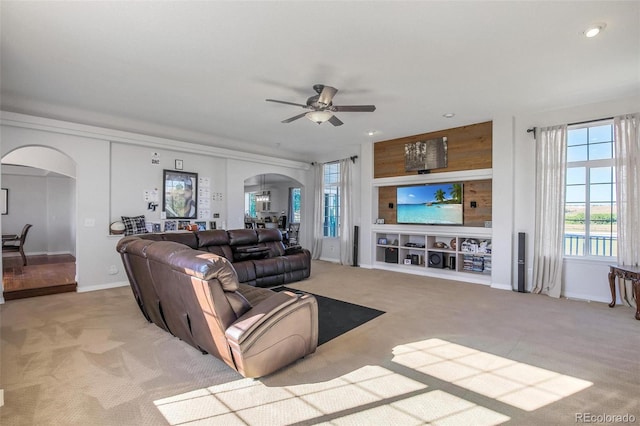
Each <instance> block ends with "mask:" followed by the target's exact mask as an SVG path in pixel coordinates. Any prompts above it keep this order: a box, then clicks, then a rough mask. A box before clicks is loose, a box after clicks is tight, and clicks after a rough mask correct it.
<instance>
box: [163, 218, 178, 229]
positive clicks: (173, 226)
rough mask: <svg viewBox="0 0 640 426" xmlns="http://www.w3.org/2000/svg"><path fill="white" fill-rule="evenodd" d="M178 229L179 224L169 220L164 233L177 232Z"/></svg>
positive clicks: (166, 222)
mask: <svg viewBox="0 0 640 426" xmlns="http://www.w3.org/2000/svg"><path fill="white" fill-rule="evenodd" d="M176 229H178V223H177V222H176V221H175V220H167V221H165V222H164V232H167V231H175V230H176Z"/></svg>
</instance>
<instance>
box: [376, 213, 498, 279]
mask: <svg viewBox="0 0 640 426" xmlns="http://www.w3.org/2000/svg"><path fill="white" fill-rule="evenodd" d="M373 242H374V244H375V248H374V250H375V253H374V262H375V267H376V268H379V269H388V270H393V271H399V272H407V273H413V274H419V275H425V276H436V277H440V278H447V279H453V280H463V281H467V282H474V283H479V284H491V254H492V246H491V229H490V228H470V227H460V228H456V227H443V229H439V227H428V229H424V230H420V229H417V227H415V226H405V225H375V226H374V227H373Z"/></svg>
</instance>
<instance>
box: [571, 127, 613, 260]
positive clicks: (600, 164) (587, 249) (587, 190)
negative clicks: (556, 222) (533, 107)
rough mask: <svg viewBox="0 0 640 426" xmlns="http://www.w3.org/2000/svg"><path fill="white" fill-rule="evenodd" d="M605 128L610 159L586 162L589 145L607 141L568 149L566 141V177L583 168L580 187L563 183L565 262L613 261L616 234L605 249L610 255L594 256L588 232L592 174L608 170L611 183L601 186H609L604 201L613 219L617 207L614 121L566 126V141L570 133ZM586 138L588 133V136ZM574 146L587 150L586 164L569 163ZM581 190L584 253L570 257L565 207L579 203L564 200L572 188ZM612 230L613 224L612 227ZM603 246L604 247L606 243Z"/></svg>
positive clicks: (582, 161)
mask: <svg viewBox="0 0 640 426" xmlns="http://www.w3.org/2000/svg"><path fill="white" fill-rule="evenodd" d="M604 125H609V126H611V141H610V143H611V144H612V146H611V149H612V150H611V157H610V158H597V159H593V160H591V159H589V153H590V149H589V148H590V145H597V144H601V143H609V141H606V142H593V143H591V142H590V141H589V138H588V137H587V139H586V143H585V144H577V145H571V146H570V145H569V143H568V141H567V163H566V167H565V176H568V175H569V170H570V169H576V168H584V181H583V182H582V183H571V184H569V183H568V180H567V181H565V200H564V209H565V218H564V224H565V229H564V235H563V257H564V258H567V259H589V260H601V261H610V260H611V259H613V258H615V257H616V256H617V235H616V232H613V229H611V230H610V233H609V237H608V238H609V239H610V240H611V246H610V248H609V250H606V247H605V251H608V252H609V253H610V254H608V255H607V254H603V255H600V254H597V253H596V254H593V253H592V247H591V245H592V241H591V239H592V230H591V207H592V206H591V205H592V200H591V185H593V184H594V182H592V181H591V174H592V170H594V169H598V168H609V167H610V168H611V181H610V182H603V183H602V184H609V185H610V186H611V194H610V195H611V196H610V199H609V200H608V201H607V202H608V203H609V205H610V206H611V207H612V212H611V214H612V215H615V214H616V211H615V205H616V202H617V200H616V181H615V150H614V145H613V144H615V143H616V141H615V132H614V128H613V120H612V119H602V120H594V121H589V122H584V123H579V124H574V125H568V126H567V139H568V138H569V132H571V131H575V130H580V129H589V128H595V127H601V126H604ZM587 135H588V133H587ZM573 146H586V152H587V159H586V160H577V161H569V158H568V157H569V148H570V147H573ZM595 184H598V183H597V182H595ZM580 185H582V186H584V243H583V244H584V250H583V252H584V253H583V254H571V253H567V250H568V249H567V246H566V245H567V241H568V237H567V230H566V223H567V219H566V217H567V216H566V215H567V207H568V206H571V205H576V204H581V203H580V202H569V201H568V200H567V195H568V192H569V191H568V189H569V188H570V187H572V186H580ZM594 202H596V203H597V202H598V201H594ZM611 226H612V227H613V223H612V224H611ZM605 244H606V243H605Z"/></svg>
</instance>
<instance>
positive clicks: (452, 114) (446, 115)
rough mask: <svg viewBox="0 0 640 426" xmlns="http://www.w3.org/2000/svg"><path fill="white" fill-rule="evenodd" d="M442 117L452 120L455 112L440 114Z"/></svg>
mask: <svg viewBox="0 0 640 426" xmlns="http://www.w3.org/2000/svg"><path fill="white" fill-rule="evenodd" d="M442 116H443V117H444V118H453V117H455V116H456V114H455V112H447V113H445V114H442Z"/></svg>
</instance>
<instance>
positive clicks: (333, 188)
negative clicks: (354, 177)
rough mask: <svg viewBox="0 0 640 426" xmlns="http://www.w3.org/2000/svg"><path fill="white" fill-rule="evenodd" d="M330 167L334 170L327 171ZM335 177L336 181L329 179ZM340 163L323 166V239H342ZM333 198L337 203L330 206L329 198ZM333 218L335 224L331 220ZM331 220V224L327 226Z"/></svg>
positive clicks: (333, 162)
mask: <svg viewBox="0 0 640 426" xmlns="http://www.w3.org/2000/svg"><path fill="white" fill-rule="evenodd" d="M328 167H330V168H331V169H332V170H331V171H329V172H328V171H327V169H328ZM331 176H335V179H329V181H328V178H330V177H331ZM340 183H341V176H340V162H339V161H332V162H330V163H325V164H324V165H323V166H322V192H323V212H322V238H340V203H341V195H340ZM329 196H333V200H334V201H335V203H333V204H331V205H328V203H327V201H328V197H329ZM330 218H333V222H331V219H330ZM327 219H329V224H327Z"/></svg>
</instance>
